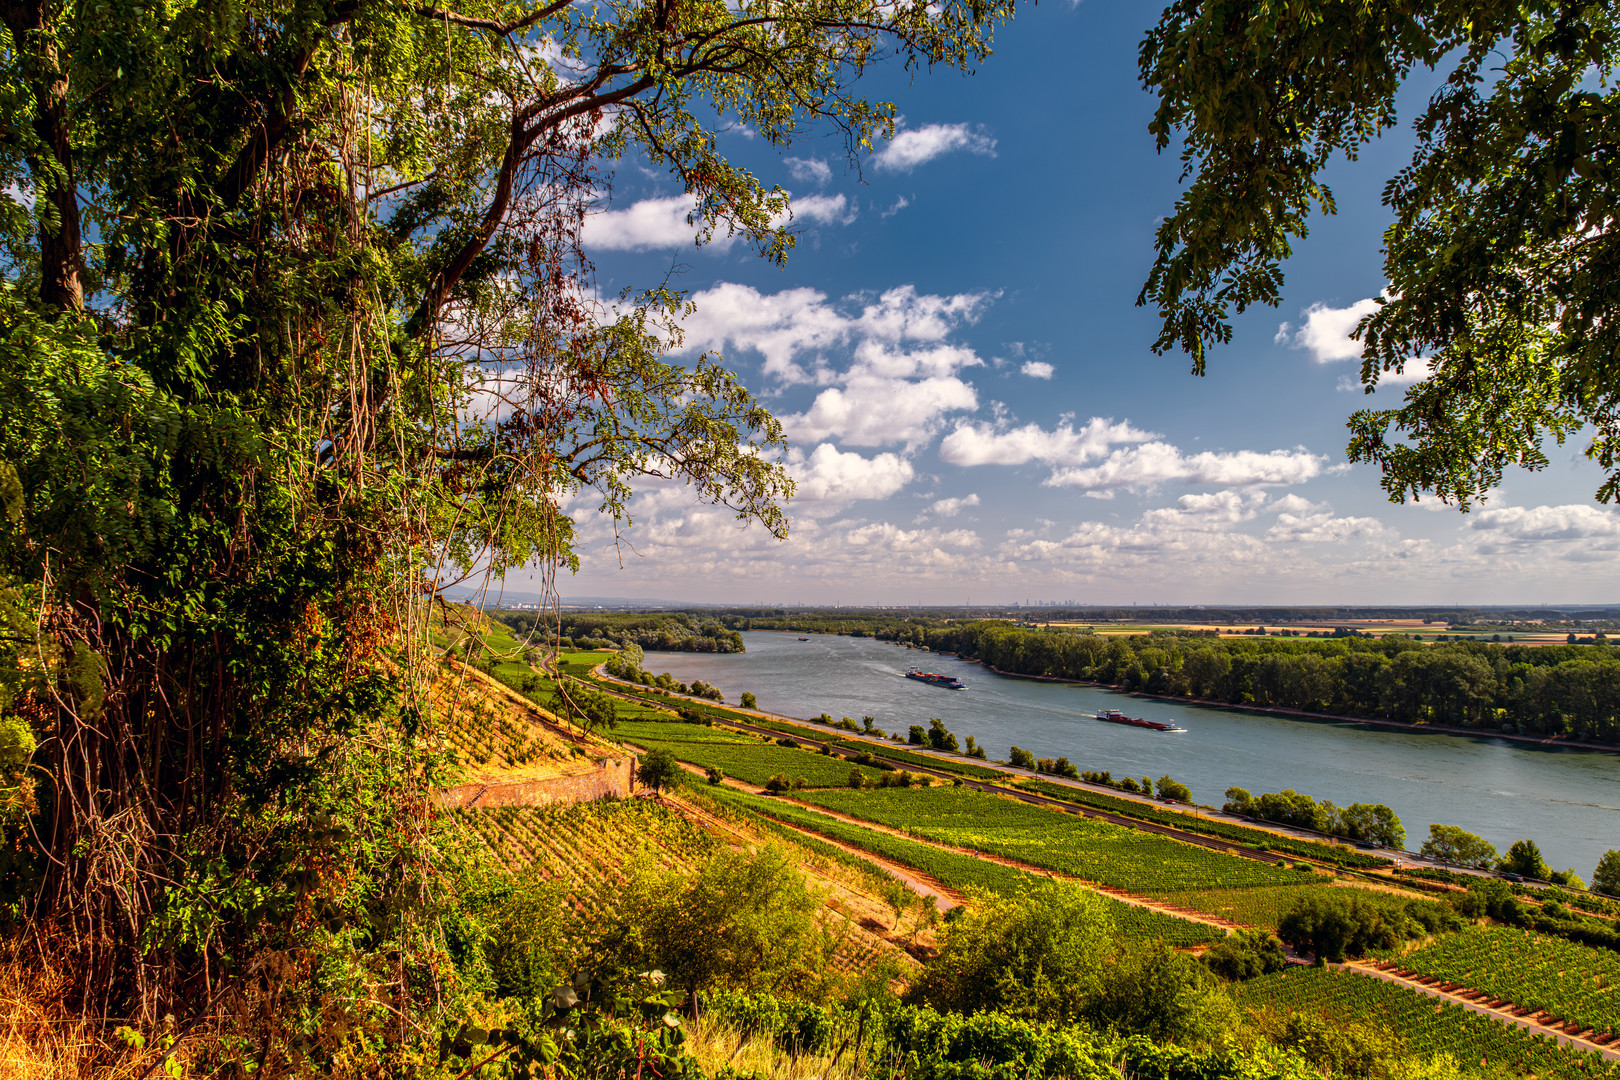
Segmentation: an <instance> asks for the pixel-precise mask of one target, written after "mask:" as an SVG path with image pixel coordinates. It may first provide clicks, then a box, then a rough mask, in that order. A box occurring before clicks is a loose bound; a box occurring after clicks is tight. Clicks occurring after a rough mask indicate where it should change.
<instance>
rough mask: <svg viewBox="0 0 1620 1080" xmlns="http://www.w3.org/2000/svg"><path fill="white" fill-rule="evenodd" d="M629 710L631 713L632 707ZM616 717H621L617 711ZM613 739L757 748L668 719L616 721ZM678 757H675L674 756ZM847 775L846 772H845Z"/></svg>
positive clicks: (746, 739) (731, 734) (744, 738)
mask: <svg viewBox="0 0 1620 1080" xmlns="http://www.w3.org/2000/svg"><path fill="white" fill-rule="evenodd" d="M630 708H632V709H634V708H635V706H634V705H632V706H630ZM620 715H621V716H622V715H624V712H623V711H622V710H621V712H620ZM613 737H614V738H616V739H626V740H629V741H630V742H634V743H640V742H647V741H651V742H660V743H734V744H736V745H738V746H761V745H763V744H762V743H761V742H760V740H759V739H758V738H756V737H755V736H753V735H745V734H743V733H742V732H740V731H730V730H728V729H726V728H719V727H705V726H704V725H702V724H683V723H681V722H680V721H679V720H672V719H671V718H670V717H667V716H666V717H662V718H661V719H658V720H620V721H619V726H618V727H616V728H614V729H613ZM677 756H679V755H677ZM845 775H846V776H847V775H848V771H847V770H846V771H845Z"/></svg>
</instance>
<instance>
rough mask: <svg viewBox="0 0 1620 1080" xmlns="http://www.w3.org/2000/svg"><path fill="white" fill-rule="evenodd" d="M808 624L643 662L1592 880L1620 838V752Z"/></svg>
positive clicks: (738, 690)
mask: <svg viewBox="0 0 1620 1080" xmlns="http://www.w3.org/2000/svg"><path fill="white" fill-rule="evenodd" d="M808 636H809V640H808V641H799V640H798V637H799V635H796V634H790V633H789V634H784V633H772V632H764V631H750V632H747V633H744V634H743V639H744V641H745V642H746V643H747V646H748V651H747V652H745V653H733V654H728V655H715V654H703V653H661V652H655V653H648V654H647V660H646V666H647V668H648V670H650V671H653V672H661V671H668V672H670V673H671V674H672V675H674V676H675V677H676V678H678V679H680V680H681V681H683V682H691V681H692V680H693V679H702V680H703V681H704V682H709V683H713V684H714V685H715V686H718V687H719V688H720V689H721V691H723V692H724V693H725V695H726V700H727V701H729V702H732V703H735V702H736V701H737V699H738V698H739V697H741V695H742V694H743V692H744V691H753V693H754V694H755V695H756V696H757V697H758V698H759V707H760V708H761V709H765V710H767V711H769V712H776V713H783V714H786V715H789V716H800V717H812V716H815V715H816V714H818V713H821V712H827V713H830V714H831V715H832V716H833V717H834V718H835V719H836V718H838V717H842V716H852V717H854V718H855V719H856V720H857V721H859V720H860V718H861V717H862V716H865V715H867V714H871V715H872V716H874V717H876V718H877V724H878V726H879V727H881V728H884V729H885V730H888V731H900V732H901V733H904V732H905V731H906V729H907V728H908V727H909V726H910V725H912V724H922V725H924V726H926V725H927V723H928V720H929V718H930V717H935V716H937V717H939V718H940V719H942V720H944V721H945V726H946V727H948V728H950V729H951V730H952V731H953V732H955V733H956V735H957V737H958V738H966V737H967V736H968V735H972V736H973V737H974V738H976V739H977V740H979V742H981V743H983V744H984V746H985V748H986V749H987V750H988V751H989V754H990V756H991V757H992V758H1003V759H1004V758H1006V756H1007V750H1008V748H1009V747H1010V746H1019V747H1022V748H1023V749H1025V750H1029V751H1031V752H1032V753H1034V754H1035V755H1036V756H1037V757H1067V758H1068V759H1069V760H1070V761H1071V762H1073V763H1074V765H1075V766H1076V767H1077V768H1080V769H1097V770H1100V769H1107V770H1109V771H1110V772H1112V773H1113V774H1114V776H1115V777H1121V776H1137V777H1140V776H1143V775H1147V776H1151V777H1152V778H1153V779H1155V780H1157V779H1158V778H1159V777H1160V776H1162V775H1164V774H1165V773H1169V774H1170V775H1171V776H1173V777H1175V778H1176V779H1177V780H1180V781H1182V782H1183V783H1185V784H1186V785H1187V786H1189V787H1190V788H1192V792H1193V797H1194V798H1195V799H1197V800H1198V801H1199V802H1203V803H1212V804H1214V805H1217V806H1218V805H1220V803H1221V801H1222V792H1224V791H1225V790H1226V789H1227V788H1228V787H1231V786H1233V785H1236V786H1238V787H1244V788H1248V789H1249V790H1250V791H1251V792H1254V793H1255V794H1259V793H1260V792H1262V791H1278V790H1281V789H1282V788H1285V787H1291V788H1294V789H1295V790H1297V791H1303V792H1305V793H1306V794H1309V795H1312V796H1314V797H1316V798H1318V799H1330V800H1332V801H1333V802H1335V803H1337V804H1338V805H1340V806H1344V805H1346V804H1347V803H1353V802H1376V803H1386V804H1387V805H1389V806H1390V807H1392V808H1393V809H1394V810H1395V812H1396V813H1397V814H1399V815H1400V817H1401V820H1402V821H1403V822H1404V823H1405V825H1406V831H1407V836H1408V846H1409V847H1412V848H1413V849H1416V847H1417V845H1418V844H1420V843H1421V842H1422V841H1423V838H1424V837H1425V836H1427V835H1428V830H1429V825H1430V823H1432V822H1444V823H1445V824H1448V825H1461V826H1462V827H1463V828H1465V829H1468V830H1469V831H1471V832H1477V833H1479V834H1480V835H1482V836H1484V837H1485V838H1486V839H1487V840H1489V841H1491V842H1492V843H1493V844H1495V845H1496V846H1497V847H1498V848H1499V849H1504V850H1505V849H1506V848H1507V846H1508V845H1509V844H1511V843H1512V842H1513V841H1515V840H1519V839H1523V838H1526V837H1528V838H1530V839H1532V840H1534V841H1536V843H1537V844H1538V845H1540V847H1541V850H1542V853H1543V854H1544V855H1545V856H1546V857H1547V861H1548V862H1549V863H1551V864H1552V866H1553V867H1554V868H1555V869H1563V868H1565V867H1573V868H1574V870H1575V871H1576V872H1577V873H1579V874H1580V875H1581V877H1582V878H1583V879H1588V878H1590V877H1591V874H1592V868H1593V867H1594V866H1596V865H1597V861H1598V857H1599V856H1601V855H1602V854H1603V852H1604V851H1605V850H1606V849H1609V848H1620V754H1612V753H1606V752H1603V751H1591V750H1572V749H1559V748H1551V747H1541V746H1535V745H1530V744H1525V743H1519V742H1515V741H1511V740H1507V739H1497V738H1492V737H1490V736H1488V735H1478V736H1458V735H1440V734H1433V733H1426V732H1423V731H1421V730H1417V731H1401V730H1391V729H1386V728H1375V727H1366V726H1363V725H1359V724H1353V723H1345V722H1338V721H1332V720H1295V719H1287V718H1284V717H1280V716H1272V715H1267V714H1264V713H1251V712H1242V711H1238V710H1235V709H1219V708H1211V707H1205V706H1196V705H1186V704H1181V703H1177V702H1172V701H1155V700H1151V699H1147V698H1136V697H1131V696H1128V695H1122V694H1117V693H1114V692H1112V691H1108V690H1099V689H1096V688H1094V687H1088V686H1072V685H1065V684H1061V683H1045V682H1035V681H1032V680H1029V679H1017V678H1012V677H1009V676H1002V675H996V674H995V673H993V672H991V671H989V670H988V669H986V668H984V667H982V666H980V665H978V664H974V663H970V662H967V661H963V660H958V659H955V658H954V657H948V656H939V655H936V654H933V653H926V652H918V651H913V650H908V649H903V648H899V647H897V646H895V645H892V644H888V643H886V642H880V641H874V640H872V639H871V638H849V637H836V636H833V635H820V634H811V635H808ZM913 665H917V666H921V667H923V668H925V669H927V670H932V671H939V672H942V673H944V674H946V675H955V676H956V677H958V678H960V679H961V680H962V681H963V682H965V683H966V684H967V685H968V689H966V690H963V691H951V690H944V689H940V688H937V687H933V686H928V685H926V684H924V683H920V682H917V681H915V680H912V679H907V678H905V671H906V669H907V668H908V667H911V666H913ZM1106 708H1118V709H1120V710H1122V711H1124V712H1126V713H1128V714H1129V715H1131V716H1144V717H1147V718H1149V719H1152V720H1174V721H1176V722H1177V723H1179V724H1180V725H1182V726H1183V727H1185V728H1187V730H1186V731H1185V732H1181V733H1178V734H1165V733H1160V732H1154V731H1146V730H1142V729H1139V728H1131V727H1125V726H1123V725H1119V724H1106V723H1102V722H1099V721H1097V720H1095V719H1092V717H1093V715H1094V714H1095V713H1096V712H1097V710H1099V709H1106Z"/></svg>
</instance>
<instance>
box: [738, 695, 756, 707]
mask: <svg viewBox="0 0 1620 1080" xmlns="http://www.w3.org/2000/svg"><path fill="white" fill-rule="evenodd" d="M741 704H742V707H743V708H745V709H757V708H759V699H758V698H756V697H755V696H754V695H753V693H752V692H749V691H744V692H743V696H742V702H741Z"/></svg>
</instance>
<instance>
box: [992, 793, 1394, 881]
mask: <svg viewBox="0 0 1620 1080" xmlns="http://www.w3.org/2000/svg"><path fill="white" fill-rule="evenodd" d="M1018 786H1019V787H1021V788H1026V789H1028V790H1030V791H1034V792H1036V793H1038V794H1041V795H1045V796H1047V797H1049V798H1053V799H1063V800H1064V801H1066V802H1072V803H1079V804H1081V805H1082V806H1095V807H1096V808H1097V809H1099V810H1108V811H1112V812H1113V813H1116V814H1124V815H1126V816H1128V817H1134V818H1140V819H1141V820H1143V821H1151V822H1155V823H1156V824H1159V825H1168V826H1170V827H1171V828H1173V829H1184V830H1186V831H1187V832H1196V833H1203V834H1204V835H1205V836H1218V837H1220V838H1221V839H1223V840H1233V841H1236V842H1237V843H1239V844H1246V845H1248V846H1250V847H1259V848H1265V849H1266V850H1268V851H1279V852H1282V853H1284V854H1287V855H1293V856H1296V857H1298V858H1302V859H1316V860H1317V861H1318V862H1327V863H1334V864H1337V865H1339V866H1350V867H1355V868H1357V869H1361V870H1371V869H1375V868H1378V867H1387V866H1389V865H1390V861H1389V860H1388V859H1385V858H1382V857H1381V856H1378V855H1368V854H1367V853H1365V852H1361V851H1357V850H1356V849H1354V848H1351V847H1343V846H1339V845H1335V844H1319V843H1316V842H1314V841H1310V840H1299V839H1296V838H1294V837H1289V836H1283V835H1281V834H1279V833H1274V832H1269V831H1267V830H1265V829H1251V828H1248V827H1247V826H1244V825H1234V824H1232V823H1231V822H1228V821H1212V820H1210V819H1209V818H1201V817H1198V816H1197V815H1190V816H1189V815H1187V814H1183V813H1179V812H1177V811H1174V810H1161V809H1159V808H1158V807H1156V806H1152V805H1150V804H1148V803H1144V802H1141V801H1139V800H1136V799H1122V798H1118V797H1117V796H1113V795H1104V794H1102V793H1101V792H1096V791H1090V790H1087V789H1085V788H1076V787H1070V786H1068V785H1067V784H1054V783H1052V782H1051V781H1049V780H1023V781H1020V782H1019V784H1018Z"/></svg>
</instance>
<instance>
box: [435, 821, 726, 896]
mask: <svg viewBox="0 0 1620 1080" xmlns="http://www.w3.org/2000/svg"><path fill="white" fill-rule="evenodd" d="M456 816H457V818H458V819H459V820H461V821H462V822H464V823H466V825H467V826H468V831H469V832H470V833H471V834H472V836H473V837H475V838H476V839H477V840H478V841H479V842H480V843H482V844H483V845H484V846H485V847H486V848H488V849H489V851H490V853H491V854H492V855H493V856H494V857H495V858H496V859H497V860H499V861H501V862H504V863H505V864H506V865H508V866H510V867H513V868H514V869H515V868H518V867H522V866H534V867H537V868H538V869H540V870H541V871H542V872H543V873H545V875H546V876H547V877H549V878H553V879H560V880H562V881H565V882H567V883H568V886H569V889H570V891H571V892H572V893H573V895H574V899H575V902H576V903H578V904H580V905H582V906H583V907H584V908H585V909H586V910H599V909H601V908H603V907H606V906H609V905H610V904H611V902H612V898H613V896H614V894H615V893H616V891H617V889H618V887H619V884H620V882H621V881H622V877H623V871H624V868H625V866H626V865H627V864H628V863H629V862H630V861H631V860H632V859H635V858H638V857H650V858H654V859H656V860H657V862H658V863H659V864H660V865H662V866H664V867H666V868H675V867H687V866H691V865H693V864H694V863H695V862H696V861H697V860H698V859H700V858H702V857H704V856H705V855H707V854H708V853H709V852H711V851H712V850H714V847H715V845H716V843H717V841H716V840H715V839H714V837H713V836H711V835H710V834H709V833H707V832H705V831H704V830H703V829H701V828H699V827H698V826H696V825H694V824H692V823H691V822H689V821H687V820H686V819H685V818H683V817H682V816H680V815H679V814H677V813H675V812H674V811H671V810H669V809H667V808H665V807H662V806H660V805H658V804H657V803H654V802H650V801H648V800H644V799H636V800H625V801H617V802H597V803H577V804H573V805H570V806H561V807H535V806H523V807H516V806H509V807H500V808H496V809H487V810H463V811H459V812H458V813H457V815H456Z"/></svg>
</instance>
